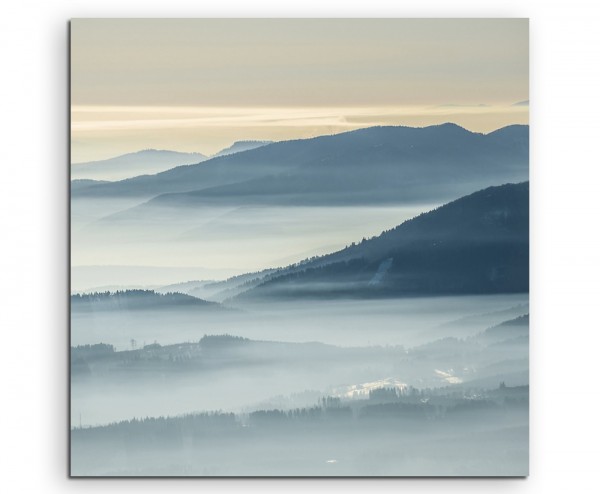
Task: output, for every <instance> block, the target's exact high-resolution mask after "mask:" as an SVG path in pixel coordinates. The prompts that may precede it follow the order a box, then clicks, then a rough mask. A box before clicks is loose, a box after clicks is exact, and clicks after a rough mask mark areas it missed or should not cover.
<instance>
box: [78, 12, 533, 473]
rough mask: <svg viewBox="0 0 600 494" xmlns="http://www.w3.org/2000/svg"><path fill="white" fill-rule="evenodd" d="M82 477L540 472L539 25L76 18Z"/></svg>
mask: <svg viewBox="0 0 600 494" xmlns="http://www.w3.org/2000/svg"><path fill="white" fill-rule="evenodd" d="M70 30H71V38H70V39H71V47H70V49H71V88H70V90H71V108H70V110H71V189H70V190H71V198H70V203H71V218H70V222H71V226H70V228H71V286H70V289H71V294H70V310H71V326H70V474H71V476H75V477H120V476H134V477H165V476H166V477H170V476H173V477H184V476H197V477H300V476H307V477H320V476H325V477H338V476H339V477H402V476H513V477H515V476H526V475H527V474H528V434H529V418H528V417H529V305H528V300H529V182H528V180H529V122H528V115H529V111H528V110H529V93H528V70H529V69H528V67H529V60H528V58H529V57H528V21H527V20H526V19H162V20H161V19H76V20H73V21H71V24H70Z"/></svg>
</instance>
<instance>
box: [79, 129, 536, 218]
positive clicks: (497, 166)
mask: <svg viewBox="0 0 600 494" xmlns="http://www.w3.org/2000/svg"><path fill="white" fill-rule="evenodd" d="M528 142H529V128H528V127H527V126H522V125H515V126H511V127H506V128H504V129H501V130H500V131H496V132H492V133H491V134H487V135H484V134H478V133H474V132H470V131H468V130H466V129H463V128H462V127H459V126H458V125H454V124H443V125H436V126H430V127H423V128H413V127H371V128H367V129H360V130H355V131H351V132H345V133H342V134H336V135H330V136H321V137H315V138H312V139H302V140H294V141H284V142H275V143H272V144H269V145H265V146H262V147H259V148H256V149H251V150H249V151H243V152H239V153H235V154H231V155H227V156H220V157H217V158H212V159H210V160H207V161H205V162H203V163H202V164H199V165H192V166H180V167H177V168H174V169H172V170H168V171H166V172H162V173H158V174H156V175H151V176H142V177H135V178H131V179H127V180H123V181H119V182H115V183H110V184H99V185H95V186H92V187H87V188H85V189H82V190H80V191H78V192H75V193H74V195H75V196H78V197H107V196H109V197H110V196H112V197H126V196H136V197H145V198H151V197H154V196H159V197H156V198H155V199H154V201H153V204H154V205H164V206H168V207H182V206H183V207H185V206H188V207H196V206H199V205H200V206H202V205H204V204H206V203H217V204H226V205H228V206H229V205H232V206H240V205H247V204H275V205H288V204H299V205H336V204H339V205H347V204H373V203H400V202H411V201H412V202H420V201H436V202H439V201H440V200H450V199H451V198H454V197H457V196H460V195H464V194H467V193H469V192H470V191H472V190H477V189H479V188H483V187H486V186H489V185H494V184H498V183H506V182H518V181H523V180H527V179H528V162H529V153H528V147H529V146H528Z"/></svg>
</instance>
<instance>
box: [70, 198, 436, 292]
mask: <svg viewBox="0 0 600 494" xmlns="http://www.w3.org/2000/svg"><path fill="white" fill-rule="evenodd" d="M139 202H140V201H139V200H138V201H136V200H123V201H121V200H108V199H75V200H73V202H72V218H73V220H72V227H71V245H72V266H73V273H72V285H73V289H74V290H89V289H92V288H96V287H102V286H106V285H121V286H139V285H153V286H156V285H159V284H170V283H177V282H184V281H189V280H192V279H225V278H227V277H229V276H233V275H235V274H242V273H246V272H250V271H258V270H262V269H267V268H272V267H277V266H286V265H288V264H291V263H294V262H298V261H301V260H303V259H306V258H310V257H312V256H315V255H323V254H327V253H330V252H333V251H335V250H338V249H341V248H343V247H345V246H346V245H349V244H351V243H352V242H356V241H360V240H361V239H362V238H363V237H370V236H374V235H377V234H379V233H381V231H383V230H385V229H388V228H391V227H393V226H396V225H398V224H399V223H402V222H403V221H404V220H406V219H408V218H411V217H413V216H415V215H416V214H419V213H420V212H422V211H424V210H426V209H430V206H429V205H410V206H378V207H370V206H365V207H292V206H289V207H271V206H247V207H228V206H223V207H213V206H206V207H198V208H169V207H157V206H150V205H147V204H145V203H142V204H141V205H140V204H139ZM136 267H137V268H140V269H137V270H136V269H135V268H136ZM145 268H148V269H149V270H154V271H158V270H160V273H155V274H158V275H159V276H157V277H152V276H149V275H148V274H147V273H148V272H149V271H145Z"/></svg>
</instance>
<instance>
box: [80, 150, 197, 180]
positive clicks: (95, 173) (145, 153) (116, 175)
mask: <svg viewBox="0 0 600 494" xmlns="http://www.w3.org/2000/svg"><path fill="white" fill-rule="evenodd" d="M205 159H206V156H204V155H203V154H200V153H180V152H177V151H168V150H161V149H144V150H142V151H137V152H135V153H127V154H123V155H121V156H116V157H114V158H109V159H106V160H100V161H89V162H86V163H74V164H73V165H72V166H71V179H73V180H81V179H90V180H123V179H126V178H131V177H136V176H138V175H151V174H154V173H159V172H163V171H165V170H169V169H171V168H175V167H177V166H180V165H189V164H193V163H200V162H201V161H204V160H205Z"/></svg>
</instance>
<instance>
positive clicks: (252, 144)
mask: <svg viewBox="0 0 600 494" xmlns="http://www.w3.org/2000/svg"><path fill="white" fill-rule="evenodd" d="M272 142H273V141H237V142H234V143H233V144H232V145H231V146H229V147H228V148H225V149H221V151H219V152H218V153H216V154H213V156H212V157H213V158H216V157H218V156H227V155H229V154H234V153H241V152H242V151H249V150H250V149H256V148H259V147H262V146H266V145H267V144H271V143H272Z"/></svg>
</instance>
